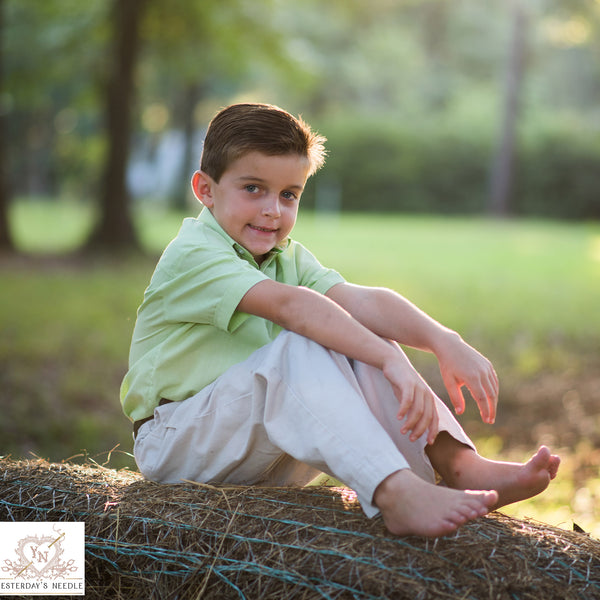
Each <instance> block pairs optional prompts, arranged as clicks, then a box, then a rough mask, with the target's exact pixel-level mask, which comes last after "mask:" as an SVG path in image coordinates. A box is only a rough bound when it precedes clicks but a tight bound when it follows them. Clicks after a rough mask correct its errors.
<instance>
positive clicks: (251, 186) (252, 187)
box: [244, 183, 258, 194]
mask: <svg viewBox="0 0 600 600" xmlns="http://www.w3.org/2000/svg"><path fill="white" fill-rule="evenodd" d="M244 189H245V190H246V191H247V192H249V193H250V194H256V192H258V186H257V185H254V184H253V183H249V184H248V185H246V186H244Z"/></svg>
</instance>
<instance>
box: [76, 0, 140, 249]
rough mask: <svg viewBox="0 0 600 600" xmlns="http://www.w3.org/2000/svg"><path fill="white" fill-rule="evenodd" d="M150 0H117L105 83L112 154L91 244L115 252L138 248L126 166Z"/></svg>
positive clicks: (104, 177) (90, 247)
mask: <svg viewBox="0 0 600 600" xmlns="http://www.w3.org/2000/svg"><path fill="white" fill-rule="evenodd" d="M146 4H147V0H127V1H126V2H123V1H122V0H114V3H113V13H112V14H113V24H114V35H113V47H112V64H111V67H110V73H109V78H108V82H107V84H106V132H107V138H108V155H107V158H106V165H105V171H104V176H103V179H102V191H101V196H100V211H101V212H100V220H99V222H98V224H97V226H96V229H95V230H94V231H93V232H92V235H91V237H90V239H89V240H88V243H87V247H88V248H89V249H94V250H97V249H101V250H108V251H111V252H115V251H121V250H125V249H136V248H137V247H138V246H139V244H138V242H137V238H136V235H135V230H134V227H133V219H132V216H131V209H130V202H129V193H128V190H127V183H126V168H127V160H128V155H129V146H130V138H131V128H132V127H131V121H132V119H131V117H132V110H133V104H134V96H135V95H134V72H135V65H136V60H137V56H138V51H139V46H140V23H141V19H142V15H143V12H144V9H145V6H146Z"/></svg>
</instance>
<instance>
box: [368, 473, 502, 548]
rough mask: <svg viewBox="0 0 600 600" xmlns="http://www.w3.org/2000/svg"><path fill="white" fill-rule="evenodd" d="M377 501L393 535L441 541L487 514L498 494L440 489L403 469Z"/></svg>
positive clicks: (381, 489)
mask: <svg viewBox="0 0 600 600" xmlns="http://www.w3.org/2000/svg"><path fill="white" fill-rule="evenodd" d="M373 500H374V502H375V504H376V505H377V507H378V508H379V510H380V511H381V514H382V516H383V521H384V523H385V526H386V527H387V528H388V530H389V531H390V532H391V533H394V534H396V535H423V536H427V537H438V536H442V535H448V534H449V533H452V532H453V531H455V530H456V529H458V528H459V527H460V526H461V525H463V524H464V523H466V522H467V521H470V520H472V519H476V518H478V517H482V516H483V515H485V514H487V513H488V512H489V511H490V510H491V507H492V506H493V505H495V504H496V503H497V502H498V494H497V493H496V492H494V491H469V490H466V491H458V490H452V489H449V488H446V487H439V486H436V485H433V484H431V483H428V482H426V481H424V480H423V479H421V478H420V477H418V476H417V475H415V474H414V473H413V472H412V471H410V470H408V469H403V470H401V471H396V472H395V473H392V474H391V475H390V476H389V477H386V479H384V480H383V481H382V482H381V483H380V484H379V486H378V487H377V489H376V490H375V494H374V495H373Z"/></svg>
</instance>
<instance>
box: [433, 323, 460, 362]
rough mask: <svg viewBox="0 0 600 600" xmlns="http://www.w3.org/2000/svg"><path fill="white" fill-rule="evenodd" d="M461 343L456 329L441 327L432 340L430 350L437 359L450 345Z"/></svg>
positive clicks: (449, 348)
mask: <svg viewBox="0 0 600 600" xmlns="http://www.w3.org/2000/svg"><path fill="white" fill-rule="evenodd" d="M461 343H463V339H462V338H461V337H460V335H459V334H458V333H456V331H453V330H452V329H448V328H447V327H443V328H442V330H441V331H440V332H439V333H438V335H436V336H435V339H434V340H432V344H431V351H432V352H433V354H435V356H436V357H437V358H438V359H439V357H440V355H443V354H446V353H447V352H448V351H450V350H451V348H452V347H454V346H456V345H457V344H461Z"/></svg>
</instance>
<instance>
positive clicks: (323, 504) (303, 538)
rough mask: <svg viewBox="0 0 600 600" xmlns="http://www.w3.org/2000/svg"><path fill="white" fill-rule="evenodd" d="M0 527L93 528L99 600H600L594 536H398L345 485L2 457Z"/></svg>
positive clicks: (534, 528) (519, 525) (536, 530)
mask: <svg viewBox="0 0 600 600" xmlns="http://www.w3.org/2000/svg"><path fill="white" fill-rule="evenodd" d="M0 519H2V520H4V521H7V520H10V521H31V520H47V521H85V523H86V592H87V593H86V597H87V598H92V599H96V598H97V599H106V598H111V599H116V600H119V599H131V598H140V599H141V598H143V599H144V600H147V599H149V598H153V599H159V598H168V599H170V600H171V599H175V598H177V599H186V598H219V599H227V598H247V599H249V600H250V599H256V598H260V599H261V600H269V599H278V600H279V599H282V598H286V599H289V598H303V599H313V598H327V599H346V598H354V599H363V598H364V599H374V598H395V599H396V598H398V599H401V598H410V599H411V600H413V599H421V598H423V599H426V598H464V599H467V598H472V599H481V598H486V599H488V598H489V599H504V598H507V599H509V598H510V599H518V600H529V599H531V600H534V599H535V600H539V599H540V598H544V599H550V598H557V599H560V600H569V599H575V598H590V599H591V598H600V542H598V541H597V540H594V539H592V538H590V537H589V536H587V535H584V534H581V533H575V532H568V531H563V530H561V529H557V528H553V527H547V526H545V525H542V524H539V523H532V522H528V521H521V520H517V519H512V518H509V517H507V516H504V515H502V514H500V513H493V514H491V515H489V516H487V517H484V518H481V519H478V520H476V521H474V522H472V523H469V524H467V525H465V526H464V527H462V528H461V529H460V530H459V531H458V532H457V533H455V534H454V535H452V536H448V537H443V538H438V539H435V540H433V539H426V538H420V537H403V538H401V537H395V536H392V535H390V534H389V533H388V532H387V531H386V530H385V528H384V525H383V523H382V521H381V519H374V520H368V519H366V518H365V517H364V515H363V514H362V512H361V510H360V507H359V505H358V503H357V502H356V499H355V498H354V496H353V494H352V492H350V491H349V490H345V489H340V488H324V487H319V488H251V487H250V488H249V487H244V488H242V487H222V488H218V487H212V486H201V485H197V484H191V483H190V484H181V485H159V484H155V483H152V482H148V481H145V480H144V479H143V478H142V477H141V476H140V475H139V474H136V473H131V472H129V471H126V470H122V471H115V470H112V469H106V468H102V467H98V466H93V465H83V466H82V465H74V464H50V463H47V462H45V461H42V460H36V461H12V460H8V459H0Z"/></svg>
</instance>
